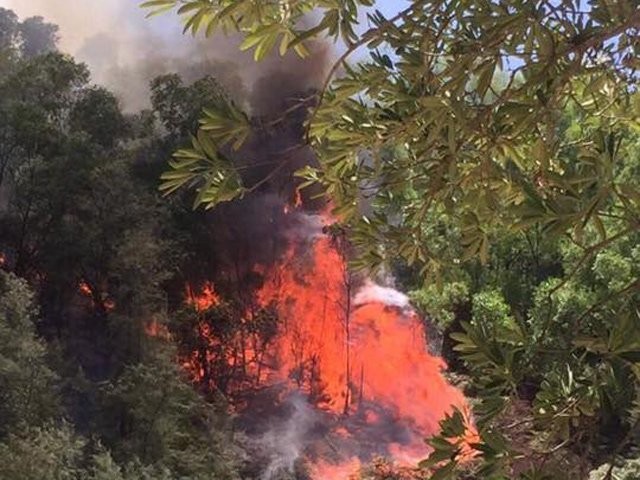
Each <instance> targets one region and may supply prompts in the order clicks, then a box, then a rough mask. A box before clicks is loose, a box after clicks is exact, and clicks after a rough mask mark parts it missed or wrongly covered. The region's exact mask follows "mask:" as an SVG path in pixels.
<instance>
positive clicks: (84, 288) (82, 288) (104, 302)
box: [78, 280, 116, 312]
mask: <svg viewBox="0 0 640 480" xmlns="http://www.w3.org/2000/svg"><path fill="white" fill-rule="evenodd" d="M78 291H79V292H80V294H82V295H84V296H85V297H89V298H90V299H91V302H92V303H93V306H94V307H95V306H96V300H95V296H94V294H93V289H92V288H91V286H90V285H89V284H88V283H87V282H86V281H85V280H81V281H80V283H78ZM100 298H101V300H100V301H99V304H100V305H101V306H102V308H103V309H104V310H105V311H107V312H111V311H112V310H113V309H114V308H116V302H115V301H114V300H113V299H111V298H108V297H107V295H106V294H100Z"/></svg>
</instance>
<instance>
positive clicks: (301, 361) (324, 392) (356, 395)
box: [183, 210, 474, 480]
mask: <svg viewBox="0 0 640 480" xmlns="http://www.w3.org/2000/svg"><path fill="white" fill-rule="evenodd" d="M290 214H294V215H300V216H305V217H306V219H305V220H306V225H307V226H308V225H312V227H310V228H307V230H306V231H305V232H304V233H303V234H302V235H301V232H300V230H296V232H294V233H292V234H291V235H290V237H292V241H291V243H290V246H289V248H288V250H287V251H286V253H285V254H284V255H283V256H282V257H281V258H280V260H279V261H278V262H277V263H276V264H275V265H273V266H270V267H268V268H267V267H265V266H262V265H258V266H256V271H257V272H258V273H259V274H261V275H262V276H263V277H264V283H263V285H262V287H261V288H259V290H258V291H257V293H256V295H255V297H256V298H255V302H256V303H257V308H262V309H268V308H274V309H275V312H276V314H277V325H276V329H275V331H274V332H273V334H271V335H270V336H269V337H268V338H262V340H259V339H258V336H257V335H255V334H254V332H256V331H257V330H258V328H257V327H255V326H254V327H251V324H252V322H258V321H259V318H260V317H259V314H257V313H256V312H255V311H246V312H244V314H243V315H242V319H241V320H239V322H240V323H241V324H242V325H244V326H246V328H244V327H240V329H239V330H237V332H238V333H237V334H236V336H235V338H230V337H228V336H227V337H226V338H220V337H219V335H218V334H217V332H221V331H222V332H227V330H224V327H223V326H221V325H220V324H216V323H215V322H220V321H222V320H220V319H215V318H214V319H213V322H212V323H207V321H205V319H204V317H205V316H206V314H207V313H206V312H207V310H208V309H210V308H211V307H215V306H216V305H221V300H220V298H219V297H218V295H217V294H216V293H215V289H214V287H213V284H207V285H205V287H204V288H203V289H202V290H201V291H200V292H199V293H198V294H197V295H196V294H194V291H193V289H192V288H189V289H188V295H187V303H188V304H190V305H192V306H193V307H194V308H195V309H196V310H197V311H198V312H199V315H200V316H201V317H202V320H201V321H199V323H198V325H197V334H198V335H199V336H200V339H201V340H200V341H201V344H202V345H204V351H202V349H200V350H198V349H196V351H193V352H192V354H191V356H190V357H189V358H187V359H186V360H185V361H184V363H183V365H184V366H185V367H186V368H187V370H189V371H190V372H191V374H192V376H193V378H194V379H195V380H197V381H198V382H201V383H202V382H204V383H207V382H212V381H213V382H214V383H215V377H216V375H215V373H214V371H215V370H216V368H217V369H218V371H222V370H225V371H234V372H237V371H242V373H243V375H244V376H243V377H242V378H244V379H245V380H246V379H250V380H247V381H245V382H244V383H243V382H238V381H235V379H234V380H231V381H227V383H226V384H225V385H222V386H221V385H219V384H216V388H221V387H222V390H223V391H224V390H226V391H229V390H231V391H232V393H233V391H234V389H238V388H242V387H243V386H244V387H246V386H247V385H249V384H250V385H253V386H261V387H269V386H273V387H277V388H278V389H279V392H280V393H279V394H278V396H277V397H278V399H279V400H278V401H279V402H282V403H284V402H287V401H289V400H288V399H290V398H292V397H291V395H295V399H294V401H293V405H294V407H293V411H294V414H292V415H291V417H290V420H289V421H290V422H293V423H292V425H291V426H289V427H287V428H286V430H287V432H290V431H294V432H296V433H295V435H294V438H295V440H291V439H290V437H291V435H290V434H289V433H283V432H280V433H279V437H281V438H289V439H290V440H288V441H289V442H290V443H295V444H296V445H297V447H296V448H295V449H294V450H293V451H294V452H295V453H293V454H292V453H291V450H290V448H289V447H287V448H286V449H284V448H281V449H280V450H281V451H286V452H287V454H286V455H287V456H289V457H291V456H293V457H296V456H300V457H304V458H305V460H306V464H307V466H308V468H309V471H310V475H311V478H313V479H314V480H340V479H343V478H347V477H348V476H349V475H351V474H354V473H355V472H357V471H358V470H359V468H360V465H361V464H362V463H363V462H370V461H372V460H374V459H375V458H377V457H378V456H381V457H387V458H390V459H392V460H393V461H394V462H395V463H396V464H398V465H415V464H416V463H417V462H418V461H420V460H421V459H424V458H425V457H426V456H427V455H428V453H429V447H428V446H427V445H426V444H425V442H424V439H425V437H427V436H429V435H431V434H434V433H437V431H438V427H439V421H440V420H442V419H443V418H444V416H445V415H446V414H447V413H451V412H452V411H453V408H454V407H457V408H458V409H460V410H461V411H462V412H463V414H464V415H465V417H466V419H467V422H468V432H469V435H470V437H469V438H470V439H472V438H473V435H474V429H473V427H472V426H471V419H470V414H469V408H468V406H467V402H466V400H465V398H464V396H463V394H462V392H461V391H459V390H458V389H457V388H455V387H453V386H452V385H450V384H449V383H448V382H447V380H446V379H445V377H444V376H443V374H442V371H443V370H444V369H445V368H446V365H445V363H444V361H443V360H442V359H441V358H439V357H436V356H433V355H431V354H429V353H428V352H427V348H426V335H425V330H424V325H423V322H422V321H421V319H420V318H419V316H418V315H417V314H416V312H415V311H414V310H413V309H412V308H411V306H410V305H409V302H408V299H407V297H406V296H405V295H403V294H402V293H400V292H398V291H396V290H394V289H392V288H389V287H383V286H380V285H377V284H374V283H373V282H371V281H370V280H367V279H364V278H360V277H358V276H356V275H353V274H351V273H350V272H349V270H348V268H347V263H346V258H345V257H346V251H345V249H346V246H345V241H344V239H343V238H341V236H340V235H339V234H338V235H331V234H330V233H328V232H330V231H331V228H330V227H329V226H328V225H327V223H328V220H327V218H325V217H323V216H320V215H307V214H304V213H302V212H300V211H298V210H295V211H292V212H290ZM300 237H302V238H300ZM227 335H228V333H227ZM223 343H224V345H223ZM220 364H221V365H222V367H220ZM300 395H301V396H302V398H304V404H305V405H310V406H311V407H312V409H313V412H308V411H307V410H306V408H307V407H306V406H304V407H302V406H300V400H299V396H300ZM248 408H249V407H247V409H248ZM295 412H297V413H295ZM305 412H306V413H305ZM247 415H249V416H250V415H251V412H247ZM297 418H298V420H296V419H297ZM319 426H321V427H322V428H320V431H322V432H323V433H318V431H319V430H318V428H319ZM281 428H282V427H281ZM281 441H284V440H281ZM327 445H329V446H330V448H327ZM283 455H284V454H283ZM281 456H282V455H281ZM272 464H273V465H271V466H270V467H269V468H268V469H267V470H268V471H276V470H277V468H281V469H282V468H289V469H291V468H292V465H293V463H292V459H291V458H289V459H288V460H286V461H285V460H283V459H282V458H279V457H278V455H276V457H275V458H273V459H272ZM287 465H288V467H287ZM265 475H266V476H265V478H270V475H271V474H269V475H267V474H265Z"/></svg>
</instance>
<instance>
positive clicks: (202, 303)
mask: <svg viewBox="0 0 640 480" xmlns="http://www.w3.org/2000/svg"><path fill="white" fill-rule="evenodd" d="M186 299H187V304H188V305H192V306H193V307H194V308H195V309H196V310H198V311H203V310H207V309H209V308H211V307H214V306H216V305H217V304H218V303H219V302H220V298H219V297H218V294H217V293H216V291H215V289H214V287H213V283H211V282H206V283H205V284H204V286H203V287H202V288H201V289H200V290H199V291H198V290H196V289H194V288H193V286H191V284H189V283H188V284H187V286H186Z"/></svg>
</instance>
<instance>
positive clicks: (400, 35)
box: [143, 0, 640, 478]
mask: <svg viewBox="0 0 640 480" xmlns="http://www.w3.org/2000/svg"><path fill="white" fill-rule="evenodd" d="M375 4H376V2H375V1H374V0H335V1H331V2H323V1H313V0H309V1H302V2H295V3H288V2H266V1H265V2H234V1H231V0H226V1H225V0H219V1H206V2H203V1H199V0H151V1H146V2H144V3H143V5H144V6H145V7H148V8H150V9H152V12H161V11H167V10H171V9H173V8H178V13H179V14H180V15H181V16H183V17H184V20H185V31H190V32H192V33H194V34H195V33H196V32H198V31H203V32H204V33H205V34H207V35H211V34H213V33H215V32H218V31H223V32H228V31H232V32H239V33H240V34H241V35H242V36H243V38H244V41H243V43H242V44H241V47H240V48H242V49H245V50H249V49H251V50H253V52H254V57H255V59H256V60H260V59H263V58H265V57H266V56H267V55H269V54H270V52H271V51H272V50H274V49H276V48H277V49H278V50H279V52H280V54H286V53H287V52H289V51H290V50H292V51H295V53H296V54H298V55H301V56H305V55H312V54H313V52H312V50H313V49H312V46H311V45H310V44H309V43H308V42H309V41H310V40H312V39H318V38H320V39H326V38H330V39H333V40H334V41H340V42H342V43H343V44H344V48H343V50H344V53H342V54H341V55H340V57H339V58H338V59H337V60H336V62H335V63H334V64H333V65H332V66H331V67H330V68H329V74H328V76H327V77H326V78H325V79H324V80H323V81H321V82H320V84H321V88H320V91H318V92H317V94H316V98H315V102H314V104H313V107H312V108H311V109H310V111H309V115H308V120H307V125H306V130H305V137H306V138H304V139H301V142H305V141H308V142H310V143H311V144H312V145H313V146H314V147H315V150H316V153H317V155H318V159H319V162H320V167H319V168H311V167H307V168H305V169H303V170H302V171H300V172H299V173H298V175H299V176H300V177H301V178H302V182H303V183H302V186H306V185H310V184H312V183H316V184H317V183H319V184H321V185H322V186H323V187H324V189H325V192H326V193H327V194H328V196H329V197H330V198H331V199H332V201H333V202H334V204H335V205H336V209H335V212H334V213H335V214H336V217H337V218H339V219H340V222H341V223H343V224H344V226H345V227H346V229H347V231H348V232H349V233H350V239H351V241H352V242H353V244H354V246H355V247H356V251H357V252H358V256H357V259H356V261H355V262H354V263H355V264H356V266H359V267H364V268H376V267H379V266H381V265H383V264H385V263H388V257H391V258H397V256H398V255H399V256H400V257H401V258H402V259H403V260H404V262H406V263H407V264H409V265H411V266H413V268H415V269H417V270H418V271H419V272H420V277H421V278H422V279H423V280H424V278H425V276H426V278H427V279H432V280H434V281H435V284H436V285H442V284H444V283H447V284H449V285H453V283H451V282H458V286H457V287H450V288H453V290H450V291H449V294H450V295H449V301H452V300H455V299H456V296H460V295H463V296H464V295H466V294H468V292H469V291H470V290H476V291H474V292H473V293H474V297H473V302H472V306H471V307H470V308H471V309H472V310H471V311H470V312H469V315H470V316H471V318H472V321H471V322H469V323H467V324H464V325H463V327H464V331H463V332H459V333H458V335H456V341H457V343H458V345H457V347H456V348H457V349H458V350H460V351H461V354H462V357H463V358H464V360H465V362H466V364H467V366H468V368H469V370H470V372H471V374H472V376H473V379H474V388H475V389H476V392H477V394H478V396H479V397H480V399H481V401H480V405H479V407H478V409H477V414H478V425H479V428H480V434H481V442H480V443H479V445H477V449H478V451H479V452H480V454H479V461H478V462H477V464H474V465H472V466H471V467H470V468H471V470H472V471H473V474H474V475H476V476H480V477H481V478H485V477H491V476H496V475H498V476H499V475H501V474H502V475H505V474H506V475H510V476H512V477H515V476H518V475H523V478H547V477H544V475H551V476H552V478H562V476H563V475H564V476H567V475H568V476H571V475H575V474H576V473H575V472H574V471H572V470H571V468H569V467H568V466H567V464H566V461H565V460H566V459H567V458H569V457H570V456H571V455H579V456H580V455H582V456H583V458H587V459H588V461H593V462H597V461H600V460H601V459H602V458H603V457H602V456H603V455H604V456H605V458H610V459H613V460H615V459H616V458H617V457H619V456H621V455H628V454H629V453H630V452H629V446H630V445H632V444H633V443H634V442H635V439H636V436H637V434H638V430H639V428H640V427H639V425H640V423H639V422H638V414H637V409H635V408H634V404H635V403H637V402H638V392H639V388H638V385H639V383H640V382H639V381H638V380H639V375H638V372H639V371H640V370H639V369H638V361H639V360H640V338H638V331H639V328H638V325H639V323H638V322H640V320H639V318H638V315H637V312H635V310H634V308H633V305H635V304H637V301H638V292H639V286H640V283H639V281H638V278H639V276H638V272H637V270H636V269H633V268H630V267H629V265H630V262H633V261H634V260H633V258H635V257H634V255H636V254H634V253H633V251H635V250H633V246H634V245H636V244H637V241H638V239H639V231H640V217H639V216H638V211H640V189H639V188H638V175H639V170H638V155H637V145H638V138H639V137H638V133H639V128H638V127H639V122H638V119H639V118H640V96H639V95H638V93H637V83H638V75H637V68H638V66H639V65H638V58H639V57H638V54H639V53H640V5H639V4H638V2H637V1H635V0H622V1H618V2H608V1H605V0H595V1H593V2H589V4H585V2H578V1H575V2H572V1H566V2H548V1H533V2H530V1H519V0H508V1H507V0H505V1H498V2H493V1H480V2H477V1H474V2H469V1H464V0H457V1H454V0H412V1H410V2H407V3H406V4H405V5H403V7H404V9H402V10H400V11H398V13H397V14H396V15H394V16H393V17H390V18H388V17H385V16H384V15H383V14H382V13H381V12H379V11H377V10H371V9H368V10H367V12H368V13H367V19H368V23H369V28H368V29H366V30H365V31H364V32H363V33H358V28H357V23H358V19H359V18H362V15H361V14H362V13H363V12H364V11H365V10H366V9H367V8H368V7H371V6H374V7H375ZM314 9H315V10H316V12H317V13H318V14H317V15H312V16H310V18H307V17H306V15H307V14H308V13H309V12H311V11H312V10H314ZM303 19H304V21H302V20H303ZM314 22H315V23H314ZM363 50H364V51H368V52H369V54H370V60H368V61H363V62H361V63H358V64H353V63H349V58H350V57H351V56H353V55H354V53H356V52H358V53H362V51H363ZM288 113H290V111H287V113H285V115H287V114H288ZM258 123H259V122H256V121H254V119H251V118H250V117H249V116H248V115H247V114H246V113H245V112H242V111H241V110H240V109H239V108H238V107H237V106H236V105H234V104H232V103H231V102H223V103H218V104H217V105H216V104H214V105H211V107H210V108H208V109H206V110H205V111H204V114H203V118H202V120H201V122H200V129H199V131H198V134H197V136H196V137H195V138H194V139H193V142H192V146H191V147H190V148H188V149H183V150H180V151H178V152H176V154H175V155H174V159H173V160H172V162H171V164H170V165H171V169H170V171H168V172H167V173H166V174H165V175H164V177H163V179H164V183H163V185H162V189H163V191H165V192H166V193H171V192H173V191H175V190H177V189H180V188H181V187H184V186H188V187H191V188H194V189H196V190H197V191H198V195H197V198H196V205H204V206H206V207H213V206H215V205H217V204H219V203H221V202H224V201H229V200H232V199H234V198H237V197H241V196H243V195H245V194H247V193H249V192H250V191H251V190H252V187H253V186H252V185H243V184H242V180H241V176H240V175H239V173H238V170H237V169H236V168H235V167H236V165H235V164H234V162H233V161H232V160H230V158H229V155H228V154H227V153H228V151H229V148H230V147H229V146H231V147H233V148H238V147H239V146H240V145H241V144H242V143H243V142H244V140H245V139H246V138H247V137H248V136H249V134H250V133H251V131H252V130H253V129H254V128H255V125H256V124H258ZM260 128H265V126H264V125H262V124H260ZM266 128H269V125H267V126H266ZM283 158H284V156H283ZM283 161H284V160H283ZM274 168H275V169H277V168H279V166H278V165H276V166H275V167H274ZM365 206H366V207H367V208H366V211H367V213H366V215H364V214H363V212H364V211H365V208H363V207H365ZM520 235H522V236H524V238H525V239H526V241H527V244H528V245H529V247H530V251H531V257H532V262H533V263H532V264H531V265H532V268H531V270H530V271H531V272H534V273H535V277H534V278H532V279H531V280H530V283H526V282H520V287H521V289H520V291H519V292H516V291H514V289H513V288H514V285H513V284H512V283H510V282H509V281H508V279H506V278H505V276H504V275H500V274H496V275H495V276H494V277H493V279H489V280H488V281H487V284H488V285H490V286H492V287H493V288H494V289H495V288H496V287H498V290H497V291H496V290H493V291H485V292H479V291H477V287H478V285H479V284H480V285H482V283H483V280H482V273H481V268H482V266H484V265H486V264H490V263H492V262H493V263H497V264H498V265H500V263H501V262H503V261H505V259H506V257H507V255H505V251H504V250H502V251H498V250H496V249H497V248H498V247H501V248H503V249H504V248H505V247H507V245H508V244H507V243H505V242H504V240H505V238H514V237H513V236H515V237H517V238H519V237H518V236H520ZM541 239H544V240H545V241H546V240H547V239H549V240H553V239H556V240H557V241H560V242H561V243H560V244H559V245H557V246H555V247H553V248H552V249H551V250H550V252H547V253H551V254H552V255H555V258H556V259H558V258H561V260H559V261H550V262H549V259H546V260H544V259H543V258H542V257H541V254H542V253H543V251H542V250H540V249H539V246H540V245H541V244H542V243H543V242H542V240H541ZM452 245H453V247H452ZM388 252H392V254H391V255H388ZM496 257H497V259H496ZM545 263H546V264H547V265H549V266H550V268H549V269H548V270H546V271H545V270H544V269H543V268H541V266H542V265H543V264H545ZM534 267H535V268H534ZM612 272H615V274H612ZM465 275H471V276H470V277H468V276H467V277H465ZM553 277H558V278H556V279H554V278H553ZM616 277H617V278H616ZM465 278H466V279H468V278H471V279H472V280H473V281H472V282H471V287H472V288H471V289H470V288H469V285H466V284H465V282H464V279H465ZM484 279H485V280H487V278H486V277H485V278H484ZM460 282H462V283H460ZM572 289H574V290H572ZM501 291H505V292H507V293H509V298H510V299H511V300H513V299H514V298H518V296H520V297H519V298H520V300H521V303H520V304H518V303H517V302H509V303H506V302H505V300H504V299H503V298H502V293H501ZM435 297H437V295H436V294H434V292H431V293H428V294H427V297H426V301H428V302H429V301H431V300H434V298H435ZM611 298H615V300H616V301H615V305H613V304H612V303H609V302H608V300H609V299H611ZM436 300H438V301H439V302H440V303H438V302H436V303H437V304H438V305H439V307H440V308H441V310H442V311H447V308H445V307H446V304H447V301H443V299H437V298H436ZM444 300H446V299H444ZM450 303H451V302H450ZM458 313H459V312H458ZM453 315H454V316H455V315H456V313H455V312H454V314H453ZM518 409H524V410H518ZM504 412H511V415H514V412H515V415H521V414H522V412H526V413H524V414H522V415H524V417H523V421H525V422H528V423H526V425H527V427H526V428H527V432H525V436H526V435H527V434H530V433H531V432H538V433H540V435H539V437H538V438H536V439H535V442H534V443H535V447H536V450H535V451H536V452H537V453H536V455H537V457H536V458H537V459H536V458H534V457H532V459H531V462H529V463H528V464H523V463H522V462H521V461H520V456H519V455H521V454H522V452H521V451H520V452H519V451H518V448H519V445H518V444H517V442H514V439H513V438H512V437H510V436H509V434H508V433H507V434H505V432H506V430H505V423H504V421H503V420H500V419H501V417H500V415H502V414H504ZM518 412H520V413H518ZM522 415H521V416H522ZM462 428H463V426H462V425H461V422H460V418H459V417H457V416H453V417H452V418H450V419H448V420H447V421H446V422H445V423H444V425H443V432H442V434H441V436H438V437H436V438H434V439H432V441H431V442H432V445H433V446H434V454H433V455H432V457H431V459H430V460H429V461H428V462H426V463H425V465H424V466H425V467H429V468H436V469H437V470H438V478H449V477H451V476H452V475H454V474H455V473H454V472H455V470H456V467H457V466H458V463H459V454H460V452H461V450H460V448H459V446H458V445H456V443H455V442H451V441H450V440H452V439H455V438H457V437H458V436H459V435H460V433H461V431H460V430H461V429H462ZM542 432H545V434H544V435H542ZM505 435H506V437H505ZM527 442H528V440H527ZM527 445H528V447H531V446H532V445H533V443H528V444H527ZM526 451H527V449H525V452H526ZM603 452H604V453H603ZM525 454H526V453H525ZM565 454H566V455H565ZM563 455H564V457H563ZM598 459H600V460H598ZM577 463H581V462H580V461H578V462H577ZM587 463H588V462H587ZM611 465H613V463H611ZM578 468H579V473H582V474H584V468H583V467H582V466H580V467H578ZM545 472H546V473H545ZM611 472H612V469H611V468H609V469H608V473H606V475H607V476H608V477H610V476H611ZM492 478H493V477H492ZM574 478H575V477H574Z"/></svg>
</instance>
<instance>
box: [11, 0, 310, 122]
mask: <svg viewBox="0 0 640 480" xmlns="http://www.w3.org/2000/svg"><path fill="white" fill-rule="evenodd" d="M139 5H140V1H139V0H0V6H2V7H5V8H10V9H12V10H14V11H15V12H16V13H17V14H18V15H19V16H20V17H21V18H26V17H29V16H35V15H40V16H43V17H44V18H45V19H46V20H47V21H48V22H51V23H55V24H57V25H58V26H59V27H60V42H59V46H60V49H61V50H62V51H64V52H66V53H69V54H71V55H73V56H74V57H75V58H76V59H77V60H79V61H82V62H85V63H86V64H87V65H88V66H89V68H90V70H91V72H92V78H93V81H94V82H95V83H97V84H100V85H104V86H106V87H107V88H109V89H111V90H112V91H114V92H115V93H116V94H117V95H118V97H119V98H120V100H121V101H122V104H123V107H124V108H125V110H127V111H130V112H134V111H137V110H139V109H141V108H144V107H147V106H148V105H149V89H148V86H149V82H150V80H151V79H153V78H154V77H156V76H158V75H162V74H165V73H179V74H180V75H181V76H182V77H183V78H184V80H185V81H186V82H191V81H194V80H196V79H198V78H201V77H203V76H205V75H213V76H215V77H216V78H217V79H218V81H220V83H221V84H222V85H223V86H224V87H225V88H226V89H227V90H228V91H229V93H230V94H231V95H232V96H234V97H235V98H238V97H244V96H248V95H249V94H248V93H247V92H251V91H252V90H253V85H254V83H256V82H259V81H260V79H261V78H262V79H263V80H262V82H263V84H264V82H265V80H264V76H265V75H267V76H271V75H273V74H274V72H277V71H285V72H288V74H287V75H286V77H287V78H285V79H279V80H280V81H281V82H282V81H283V82H284V83H278V84H277V85H278V87H279V88H283V89H284V90H287V89H288V88H289V87H290V86H292V85H293V84H294V83H295V85H296V86H297V87H299V86H303V85H305V83H306V80H305V79H303V78H301V76H300V75H302V76H303V77H306V79H307V80H308V79H310V78H316V79H318V78H319V76H318V75H317V74H318V73H320V71H319V70H317V69H316V70H315V71H309V68H308V66H304V67H302V66H301V65H300V63H299V62H300V60H298V59H292V58H284V59H281V58H275V57H274V58H271V59H268V60H267V61H266V62H262V63H260V64H256V63H255V62H254V61H253V58H252V56H251V53H250V52H245V53H243V52H240V51H239V49H238V45H239V41H238V38H228V37H223V36H216V37H214V38H209V39H204V38H202V37H200V36H199V37H196V38H193V37H191V36H189V35H184V34H183V33H182V27H181V24H180V21H179V19H178V18H177V17H176V16H175V15H172V14H167V15H161V16H157V17H153V18H145V15H146V12H145V11H144V10H143V9H141V8H140V6H139ZM311 63H312V64H315V65H320V64H321V63H322V62H320V63H318V62H311ZM307 64H308V62H307ZM312 70H313V69H312ZM300 72H304V73H302V74H301V73H300ZM307 83H308V82H307ZM273 85H274V83H269V88H272V87H273ZM307 86H309V85H307ZM271 97H273V96H272V95H270V96H267V97H265V96H264V95H260V94H259V95H258V96H256V95H254V96H253V99H252V100H253V101H252V102H251V103H255V104H256V105H257V107H258V108H259V109H260V110H264V109H270V108H272V107H273V103H270V102H272V100H271ZM242 99H244V98H242Z"/></svg>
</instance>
